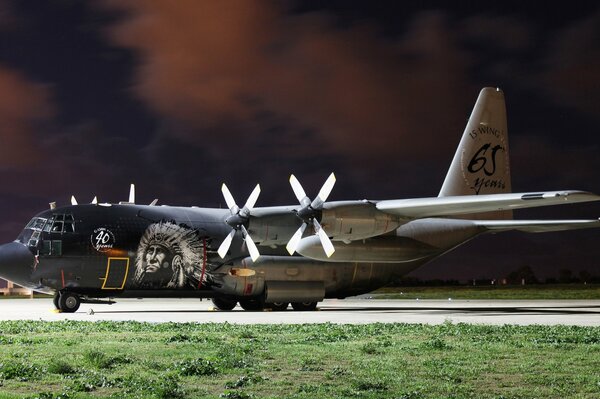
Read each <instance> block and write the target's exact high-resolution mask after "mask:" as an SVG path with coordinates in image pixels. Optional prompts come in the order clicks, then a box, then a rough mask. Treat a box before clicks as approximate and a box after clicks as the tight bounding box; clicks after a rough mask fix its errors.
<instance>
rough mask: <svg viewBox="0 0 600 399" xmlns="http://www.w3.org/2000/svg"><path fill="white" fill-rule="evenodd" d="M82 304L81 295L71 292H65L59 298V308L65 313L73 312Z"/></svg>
mask: <svg viewBox="0 0 600 399" xmlns="http://www.w3.org/2000/svg"><path fill="white" fill-rule="evenodd" d="M79 305H81V299H80V298H79V295H77V294H73V293H71V292H63V293H62V294H60V297H59V298H58V308H59V309H60V311H61V312H64V313H73V312H76V311H77V309H79Z"/></svg>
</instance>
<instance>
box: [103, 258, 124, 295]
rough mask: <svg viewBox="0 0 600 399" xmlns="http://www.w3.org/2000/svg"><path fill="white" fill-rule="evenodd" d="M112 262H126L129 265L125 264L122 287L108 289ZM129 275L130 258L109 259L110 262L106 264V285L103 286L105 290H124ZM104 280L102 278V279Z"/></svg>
mask: <svg viewBox="0 0 600 399" xmlns="http://www.w3.org/2000/svg"><path fill="white" fill-rule="evenodd" d="M111 260H125V261H127V263H126V264H125V277H123V282H122V284H121V286H120V287H107V286H106V282H107V281H108V275H109V273H110V261H111ZM128 274H129V258H108V262H107V263H106V276H104V279H103V280H104V283H103V284H102V289H103V290H122V289H123V287H125V282H126V281H127V275H128ZM100 279H101V280H102V278H100Z"/></svg>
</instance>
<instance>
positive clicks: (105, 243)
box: [90, 227, 115, 252]
mask: <svg viewBox="0 0 600 399" xmlns="http://www.w3.org/2000/svg"><path fill="white" fill-rule="evenodd" d="M90 240H91V241H92V246H93V247H94V249H96V251H99V252H106V251H108V250H110V249H112V247H113V246H114V245H115V236H114V234H113V233H112V232H111V231H110V230H108V229H107V228H104V227H99V228H97V229H96V230H94V232H93V233H92V235H91V236H90Z"/></svg>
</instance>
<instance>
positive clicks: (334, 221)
mask: <svg viewBox="0 0 600 399" xmlns="http://www.w3.org/2000/svg"><path fill="white" fill-rule="evenodd" d="M322 215H323V216H322V219H321V225H322V226H323V228H324V229H325V231H327V235H329V236H330V237H333V239H334V240H336V241H354V240H363V239H366V238H371V237H375V236H379V235H382V234H385V233H388V232H390V231H393V230H395V229H396V228H398V226H400V225H401V224H402V223H404V221H403V220H401V219H400V218H399V217H398V216H395V215H390V214H388V213H384V212H381V211H380V210H378V209H377V208H376V207H375V204H373V203H370V202H367V201H363V202H358V201H352V202H349V203H347V204H346V203H343V202H333V203H327V204H325V208H324V209H323V214H322Z"/></svg>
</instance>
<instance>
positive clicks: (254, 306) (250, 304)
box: [240, 299, 265, 311]
mask: <svg viewBox="0 0 600 399" xmlns="http://www.w3.org/2000/svg"><path fill="white" fill-rule="evenodd" d="M240 306H241V307H242V309H244V310H250V311H257V310H263V308H264V307H265V304H264V303H263V302H262V301H260V300H258V299H242V300H241V301H240Z"/></svg>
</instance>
